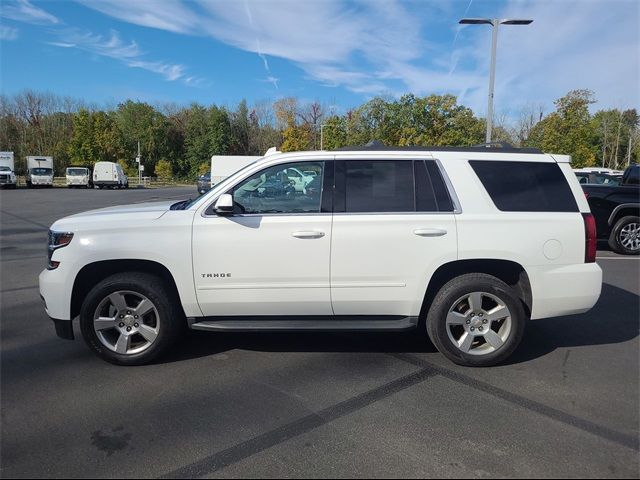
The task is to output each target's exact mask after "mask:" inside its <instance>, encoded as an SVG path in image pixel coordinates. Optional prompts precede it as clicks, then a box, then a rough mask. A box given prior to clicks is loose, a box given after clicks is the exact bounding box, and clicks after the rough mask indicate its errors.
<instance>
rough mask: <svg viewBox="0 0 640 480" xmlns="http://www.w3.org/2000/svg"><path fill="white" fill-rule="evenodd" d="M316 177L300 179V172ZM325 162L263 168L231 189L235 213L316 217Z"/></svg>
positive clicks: (320, 197)
mask: <svg viewBox="0 0 640 480" xmlns="http://www.w3.org/2000/svg"><path fill="white" fill-rule="evenodd" d="M303 169H304V170H312V171H314V172H316V173H317V175H316V176H313V177H312V176H310V175H309V176H306V175H305V176H302V175H300V172H301V171H302V170H303ZM324 170H325V162H303V163H285V164H281V165H275V166H273V167H268V168H265V169H264V170H261V171H259V172H257V173H255V174H253V175H252V176H250V177H249V178H247V179H245V180H243V181H242V182H241V183H239V184H238V185H236V186H235V187H233V190H232V192H230V193H232V195H233V203H234V213H236V214H270V213H319V212H320V208H321V200H322V185H323V178H324Z"/></svg>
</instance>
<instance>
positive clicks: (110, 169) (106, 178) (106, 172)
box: [93, 162, 129, 188]
mask: <svg viewBox="0 0 640 480" xmlns="http://www.w3.org/2000/svg"><path fill="white" fill-rule="evenodd" d="M93 184H94V185H95V186H96V187H98V188H129V179H128V178H127V176H126V175H125V173H124V170H122V167H121V166H120V165H119V164H117V163H114V162H96V164H95V165H94V166H93Z"/></svg>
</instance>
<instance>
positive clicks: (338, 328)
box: [189, 316, 418, 332]
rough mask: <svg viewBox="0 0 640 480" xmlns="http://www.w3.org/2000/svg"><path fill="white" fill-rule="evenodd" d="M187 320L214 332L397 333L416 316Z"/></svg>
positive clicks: (414, 322) (411, 325) (409, 327)
mask: <svg viewBox="0 0 640 480" xmlns="http://www.w3.org/2000/svg"><path fill="white" fill-rule="evenodd" d="M274 318H277V320H275V319H274ZM189 320H190V322H189V323H190V327H191V328H192V329H193V330H209V331H217V332H258V331H269V332H300V331H302V332H344V331H357V332H379V331H385V332H400V331H404V330H412V329H414V328H416V327H417V326H418V317H398V316H370V317H367V316H355V317H354V316H345V317H339V316H338V317H306V318H305V317H292V318H289V319H287V317H272V316H269V317H262V319H261V317H218V318H215V317H212V318H207V319H202V320H200V321H196V320H199V319H189ZM192 322H193V323H192Z"/></svg>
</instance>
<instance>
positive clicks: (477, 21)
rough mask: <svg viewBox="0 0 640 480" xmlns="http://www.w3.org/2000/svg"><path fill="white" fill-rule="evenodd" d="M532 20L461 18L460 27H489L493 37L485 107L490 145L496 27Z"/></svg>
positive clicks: (526, 22)
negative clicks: (491, 29) (491, 28)
mask: <svg viewBox="0 0 640 480" xmlns="http://www.w3.org/2000/svg"><path fill="white" fill-rule="evenodd" d="M531 22H533V20H518V19H511V18H504V19H500V18H463V19H462V20H460V22H459V23H461V24H462V25H491V26H492V27H493V37H492V39H491V71H490V74H489V105H488V107H487V136H486V140H485V141H486V142H487V143H491V129H492V127H493V85H494V83H495V79H496V49H497V46H498V27H499V26H500V25H529V24H530V23H531Z"/></svg>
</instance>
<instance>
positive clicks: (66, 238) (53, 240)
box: [47, 230, 73, 270]
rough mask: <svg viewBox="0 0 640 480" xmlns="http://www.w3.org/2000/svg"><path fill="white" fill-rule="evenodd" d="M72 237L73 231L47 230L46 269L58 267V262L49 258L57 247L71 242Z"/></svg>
mask: <svg viewBox="0 0 640 480" xmlns="http://www.w3.org/2000/svg"><path fill="white" fill-rule="evenodd" d="M72 239H73V233H71V232H54V231H53V230H49V241H48V242H47V243H48V244H47V258H48V260H49V263H48V265H47V269H48V270H54V269H56V268H58V265H60V262H54V261H52V260H51V257H52V256H53V252H54V251H55V250H57V249H59V248H62V247H66V246H67V245H69V244H70V243H71V240H72Z"/></svg>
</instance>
